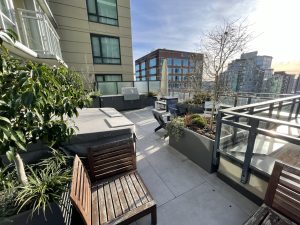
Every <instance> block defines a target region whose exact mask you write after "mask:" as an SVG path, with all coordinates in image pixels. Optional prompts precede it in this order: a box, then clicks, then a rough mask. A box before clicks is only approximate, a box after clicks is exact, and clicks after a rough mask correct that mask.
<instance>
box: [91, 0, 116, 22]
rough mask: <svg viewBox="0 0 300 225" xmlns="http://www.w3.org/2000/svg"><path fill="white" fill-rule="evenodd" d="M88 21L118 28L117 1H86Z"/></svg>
mask: <svg viewBox="0 0 300 225" xmlns="http://www.w3.org/2000/svg"><path fill="white" fill-rule="evenodd" d="M87 8H88V16H89V21H92V22H98V23H105V24H109V25H115V26H118V11H117V0H87Z"/></svg>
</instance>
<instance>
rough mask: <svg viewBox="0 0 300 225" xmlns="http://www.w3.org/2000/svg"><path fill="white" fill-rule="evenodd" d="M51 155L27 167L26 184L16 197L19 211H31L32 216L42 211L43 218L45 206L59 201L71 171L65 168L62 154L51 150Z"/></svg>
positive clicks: (66, 162)
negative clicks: (28, 172)
mask: <svg viewBox="0 0 300 225" xmlns="http://www.w3.org/2000/svg"><path fill="white" fill-rule="evenodd" d="M52 154H53V156H52V157H50V158H47V159H45V160H43V161H42V162H41V163H39V164H37V165H35V166H28V168H29V171H30V175H29V176H28V183H27V184H26V185H24V186H20V188H19V191H18V194H17V197H16V199H17V205H18V207H19V211H20V210H23V209H32V214H31V215H32V216H33V215H34V213H37V214H39V213H40V211H41V210H42V211H43V213H44V216H45V210H46V208H47V206H49V205H50V203H53V202H54V203H58V202H59V201H60V200H61V195H62V193H63V192H64V191H65V190H66V185H67V184H68V183H69V182H70V180H71V169H70V168H69V167H68V166H67V165H68V158H67V157H65V156H64V155H63V154H62V153H60V152H58V151H56V150H53V152H52Z"/></svg>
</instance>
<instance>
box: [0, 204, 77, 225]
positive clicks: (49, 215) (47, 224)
mask: <svg viewBox="0 0 300 225" xmlns="http://www.w3.org/2000/svg"><path fill="white" fill-rule="evenodd" d="M51 210H52V211H51ZM51 210H50V208H49V207H48V208H47V209H46V219H47V220H45V218H44V214H43V212H42V210H41V211H40V214H39V215H37V214H35V215H34V216H33V218H32V219H31V210H29V211H25V212H22V213H20V214H17V215H14V216H11V217H5V218H0V225H27V224H28V225H41V224H43V225H54V224H55V225H65V224H67V223H65V219H67V218H64V217H65V216H66V215H63V212H62V210H61V209H60V207H59V206H58V205H57V204H55V203H52V204H51ZM70 214H71V213H70ZM68 216H69V218H70V215H68Z"/></svg>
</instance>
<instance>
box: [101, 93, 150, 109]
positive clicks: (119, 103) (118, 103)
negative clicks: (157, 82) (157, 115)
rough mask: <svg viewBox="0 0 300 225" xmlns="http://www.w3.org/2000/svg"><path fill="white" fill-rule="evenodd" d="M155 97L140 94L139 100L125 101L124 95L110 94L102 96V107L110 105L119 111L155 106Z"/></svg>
mask: <svg viewBox="0 0 300 225" xmlns="http://www.w3.org/2000/svg"><path fill="white" fill-rule="evenodd" d="M155 99H156V98H155V97H148V96H146V95H140V99H138V100H129V101H125V100H124V96H123V95H109V96H101V97H100V106H101V108H104V107H110V108H115V109H116V110H118V111H124V110H132V109H141V108H144V107H147V106H154V102H155Z"/></svg>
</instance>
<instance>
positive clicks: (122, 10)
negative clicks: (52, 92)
mask: <svg viewBox="0 0 300 225" xmlns="http://www.w3.org/2000/svg"><path fill="white" fill-rule="evenodd" d="M49 4H50V8H51V9H52V12H53V14H54V17H55V19H56V21H57V23H58V26H59V36H60V38H61V40H60V41H61V48H62V54H63V58H64V60H65V62H66V63H67V64H68V66H69V67H70V68H71V69H73V70H75V71H78V72H81V73H83V74H84V75H86V76H89V77H90V78H91V79H92V80H93V81H94V79H95V76H94V75H95V74H107V75H109V74H121V75H122V79H123V81H133V80H134V76H133V57H132V36H131V15H130V0H118V1H117V9H118V22H119V26H112V25H107V24H101V23H96V22H90V21H88V12H87V5H86V1H85V0H72V1H70V0H49ZM90 34H100V35H107V36H115V37H119V38H120V55H121V65H103V64H93V55H92V45H91V38H90Z"/></svg>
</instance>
